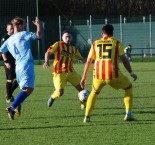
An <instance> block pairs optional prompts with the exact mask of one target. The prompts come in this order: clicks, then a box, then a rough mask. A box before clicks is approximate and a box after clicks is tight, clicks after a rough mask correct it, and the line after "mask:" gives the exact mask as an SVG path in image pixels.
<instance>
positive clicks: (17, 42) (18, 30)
mask: <svg viewBox="0 0 155 145" xmlns="http://www.w3.org/2000/svg"><path fill="white" fill-rule="evenodd" d="M12 24H13V27H14V34H13V35H12V36H10V37H9V38H8V39H7V40H6V41H5V42H4V44H3V45H2V46H1V47H0V53H5V52H7V51H9V52H10V53H11V54H12V56H13V57H14V58H15V60H16V77H17V82H18V84H19V87H20V89H21V92H20V93H19V94H18V95H17V96H16V98H15V100H14V101H13V102H12V104H11V106H10V107H8V108H6V111H7V113H8V116H9V118H10V119H14V114H15V109H16V108H17V106H19V105H21V103H23V102H24V100H25V99H26V98H27V97H28V96H29V95H30V94H31V93H32V92H33V89H34V81H35V73H34V60H33V56H32V52H31V48H30V41H31V40H36V39H41V22H40V20H39V19H38V18H37V17H36V19H35V21H33V24H34V25H35V26H36V27H37V32H36V33H33V32H28V31H24V29H25V21H24V20H23V19H22V18H20V17H15V18H14V19H13V20H12Z"/></svg>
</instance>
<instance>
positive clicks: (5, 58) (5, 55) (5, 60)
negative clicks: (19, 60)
mask: <svg viewBox="0 0 155 145" xmlns="http://www.w3.org/2000/svg"><path fill="white" fill-rule="evenodd" d="M2 58H3V60H4V64H5V66H6V67H7V68H8V69H10V68H11V64H10V62H9V60H8V58H7V54H6V53H2Z"/></svg>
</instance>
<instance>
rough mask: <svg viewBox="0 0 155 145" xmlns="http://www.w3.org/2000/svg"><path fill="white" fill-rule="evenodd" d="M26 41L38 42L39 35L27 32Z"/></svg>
mask: <svg viewBox="0 0 155 145" xmlns="http://www.w3.org/2000/svg"><path fill="white" fill-rule="evenodd" d="M25 38H26V40H36V39H37V34H36V33H33V32H26V37H25Z"/></svg>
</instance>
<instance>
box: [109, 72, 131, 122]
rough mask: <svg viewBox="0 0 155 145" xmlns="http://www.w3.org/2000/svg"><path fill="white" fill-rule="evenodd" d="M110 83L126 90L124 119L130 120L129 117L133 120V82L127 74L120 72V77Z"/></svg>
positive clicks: (114, 86)
mask: <svg viewBox="0 0 155 145" xmlns="http://www.w3.org/2000/svg"><path fill="white" fill-rule="evenodd" d="M109 85H110V86H111V87H113V88H114V89H117V90H118V89H123V90H125V95H124V104H125V110H126V115H125V118H124V120H127V121H128V119H127V118H130V120H132V119H133V117H132V104H133V90H132V84H131V82H130V81H129V79H128V78H127V77H126V76H125V75H123V74H119V78H118V79H117V80H112V81H111V82H110V84H109Z"/></svg>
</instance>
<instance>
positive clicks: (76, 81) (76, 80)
mask: <svg viewBox="0 0 155 145" xmlns="http://www.w3.org/2000/svg"><path fill="white" fill-rule="evenodd" d="M67 79H68V81H69V82H70V83H71V84H72V85H73V86H74V87H75V88H76V90H77V91H78V92H80V91H82V90H83V88H82V87H81V85H80V81H81V76H80V75H79V74H78V73H76V72H75V71H74V72H71V73H68V75H67ZM80 105H81V110H84V109H85V108H86V102H82V101H80Z"/></svg>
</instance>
